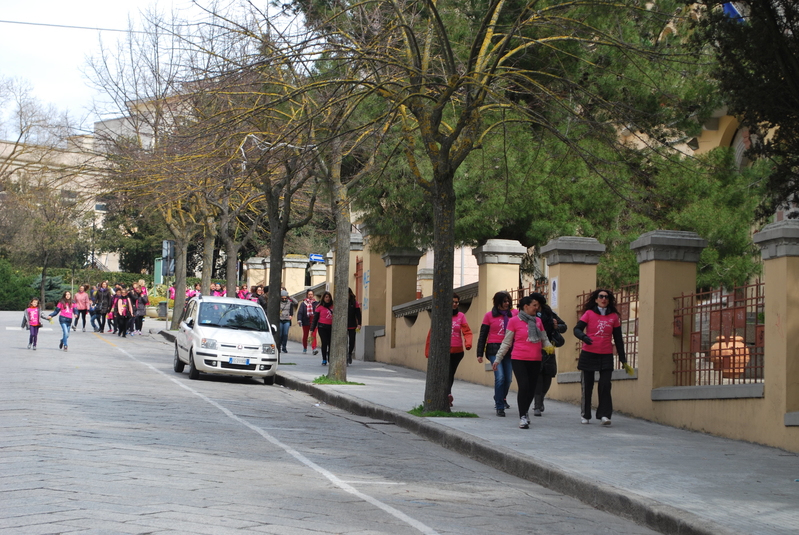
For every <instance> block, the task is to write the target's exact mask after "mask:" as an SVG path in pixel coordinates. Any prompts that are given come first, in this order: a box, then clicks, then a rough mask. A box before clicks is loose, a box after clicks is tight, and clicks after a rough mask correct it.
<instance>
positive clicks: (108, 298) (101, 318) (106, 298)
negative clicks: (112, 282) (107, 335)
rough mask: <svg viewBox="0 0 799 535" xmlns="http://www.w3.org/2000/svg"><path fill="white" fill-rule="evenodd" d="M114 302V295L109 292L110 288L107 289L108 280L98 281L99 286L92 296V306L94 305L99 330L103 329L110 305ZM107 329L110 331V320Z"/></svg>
mask: <svg viewBox="0 0 799 535" xmlns="http://www.w3.org/2000/svg"><path fill="white" fill-rule="evenodd" d="M113 302H114V295H113V294H112V293H111V290H109V289H108V281H103V282H101V283H100V287H99V288H98V289H97V293H96V294H95V297H94V306H95V307H96V311H97V320H98V324H99V326H100V332H101V333H102V332H104V331H105V320H106V316H108V313H109V312H111V305H112V304H113ZM108 327H109V330H108V332H111V329H110V327H111V322H110V321H109V323H108Z"/></svg>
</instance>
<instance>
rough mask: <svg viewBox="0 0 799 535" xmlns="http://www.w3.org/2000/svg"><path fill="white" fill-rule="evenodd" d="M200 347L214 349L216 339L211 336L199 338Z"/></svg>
mask: <svg viewBox="0 0 799 535" xmlns="http://www.w3.org/2000/svg"><path fill="white" fill-rule="evenodd" d="M200 347H202V348H204V349H216V340H214V339H213V338H203V339H202V340H200Z"/></svg>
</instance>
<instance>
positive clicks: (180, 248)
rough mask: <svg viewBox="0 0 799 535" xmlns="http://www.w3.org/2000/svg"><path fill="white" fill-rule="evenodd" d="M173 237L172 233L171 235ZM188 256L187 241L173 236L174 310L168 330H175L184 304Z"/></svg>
mask: <svg viewBox="0 0 799 535" xmlns="http://www.w3.org/2000/svg"><path fill="white" fill-rule="evenodd" d="M173 235H174V233H173ZM188 255H189V240H188V239H180V238H178V236H175V308H174V310H173V311H172V323H171V324H170V325H169V329H170V330H172V331H175V330H177V328H178V326H179V325H180V316H181V315H182V314H183V307H184V305H185V304H186V257H187V256H188Z"/></svg>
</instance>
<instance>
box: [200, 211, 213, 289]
mask: <svg viewBox="0 0 799 535" xmlns="http://www.w3.org/2000/svg"><path fill="white" fill-rule="evenodd" d="M215 245H216V236H215V233H214V232H213V231H212V230H211V229H210V228H208V227H207V226H206V228H205V234H203V271H202V275H201V276H200V291H202V293H203V295H211V275H213V272H214V246H215Z"/></svg>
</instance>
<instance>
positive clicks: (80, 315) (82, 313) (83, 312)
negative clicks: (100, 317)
mask: <svg viewBox="0 0 799 535" xmlns="http://www.w3.org/2000/svg"><path fill="white" fill-rule="evenodd" d="M87 312H88V310H78V313H77V314H76V315H75V323H73V324H72V326H73V327H75V328H76V329H77V328H78V319H79V318H83V328H84V329H85V328H86V313H87Z"/></svg>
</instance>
